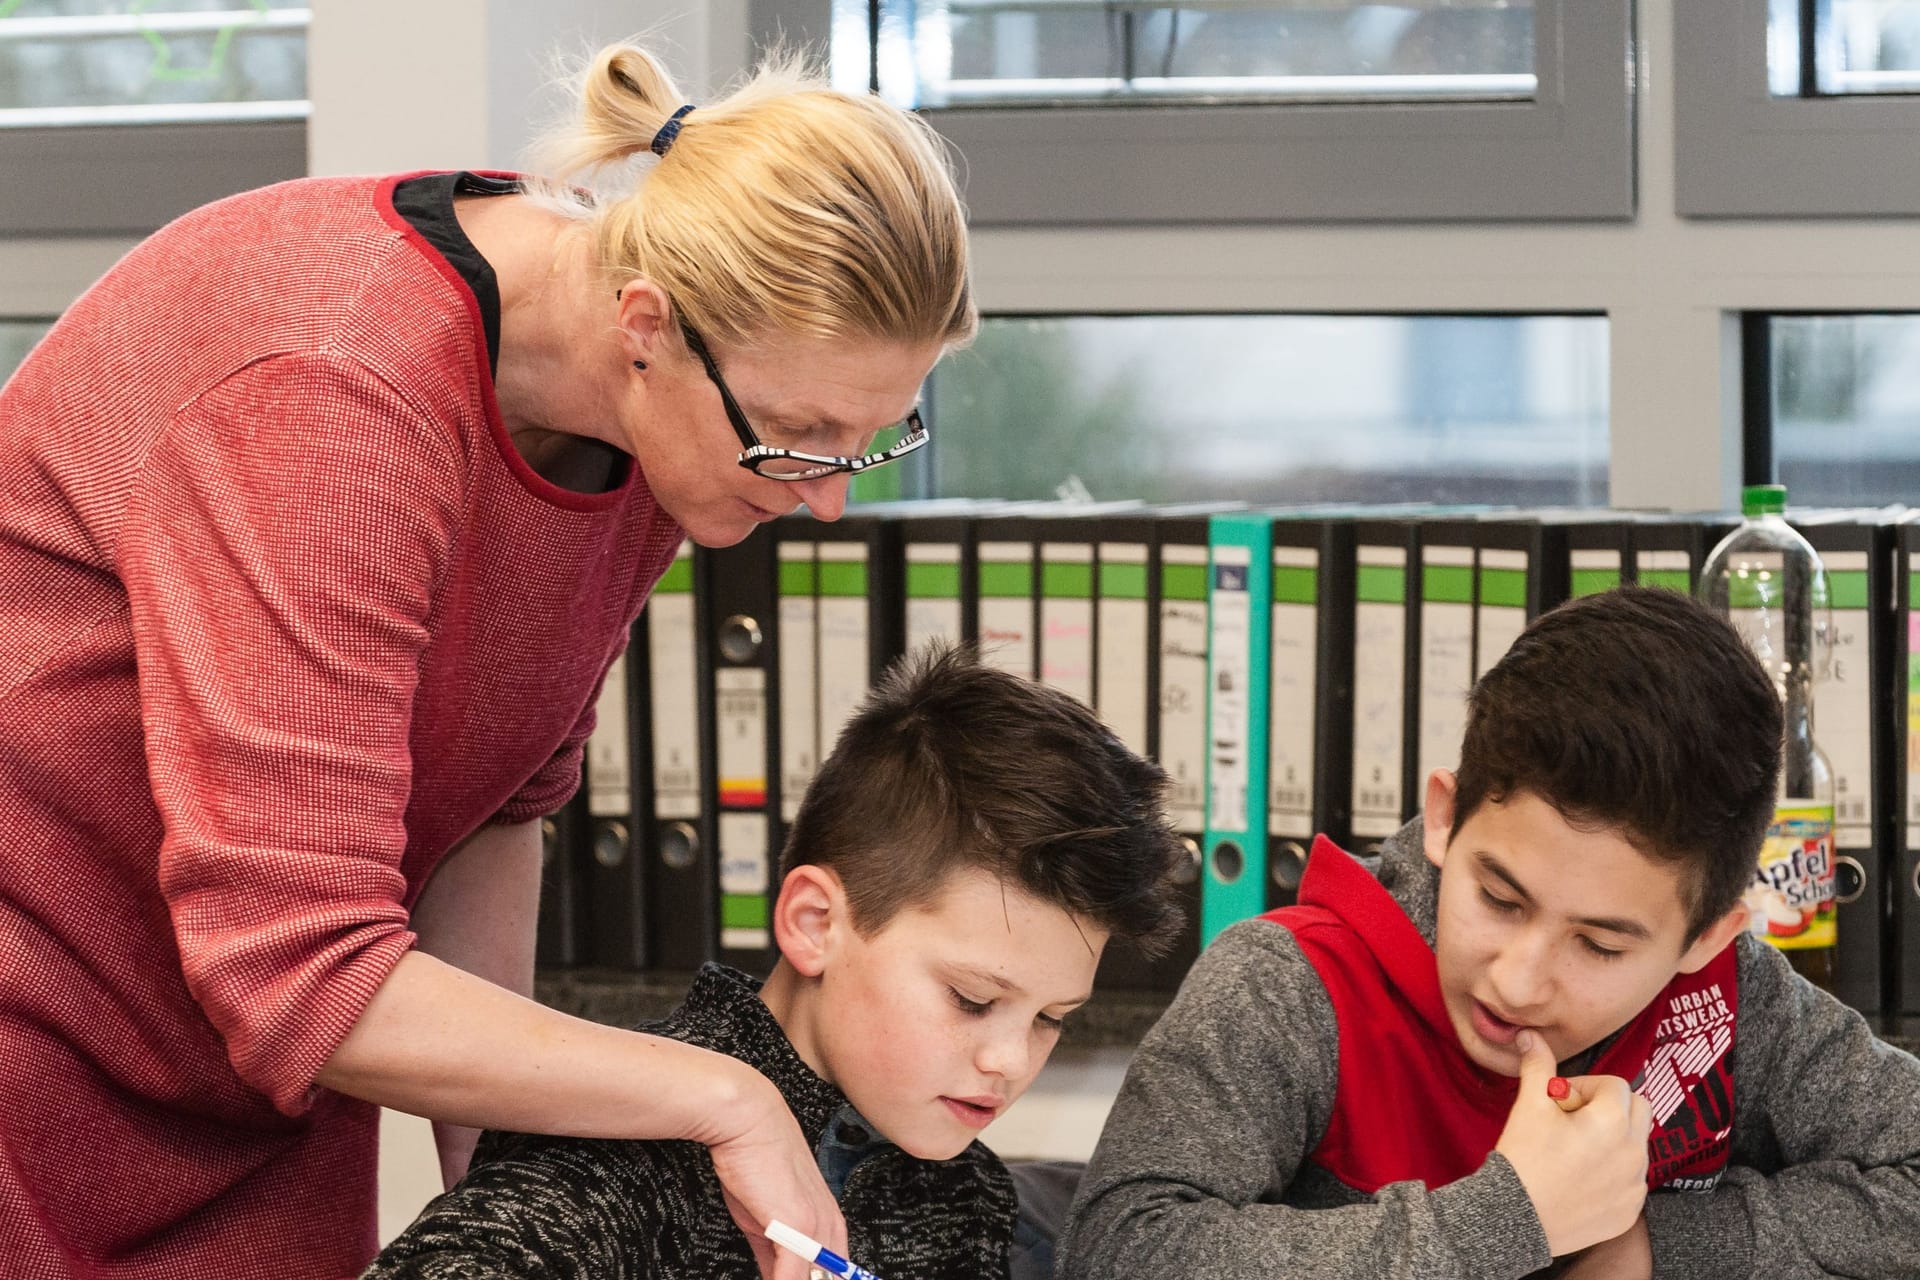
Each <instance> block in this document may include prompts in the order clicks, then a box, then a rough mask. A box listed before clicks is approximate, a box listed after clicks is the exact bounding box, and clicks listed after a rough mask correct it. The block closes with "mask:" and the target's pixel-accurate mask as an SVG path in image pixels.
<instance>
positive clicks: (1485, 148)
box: [750, 0, 1636, 226]
mask: <svg viewBox="0 0 1920 1280" xmlns="http://www.w3.org/2000/svg"><path fill="white" fill-rule="evenodd" d="M1634 8H1635V6H1634V3H1633V0H1535V11H1534V12H1535V17H1534V23H1535V42H1534V51H1535V53H1534V56H1535V70H1536V74H1537V75H1538V78H1539V87H1538V90H1537V95H1536V97H1535V98H1534V99H1533V100H1532V101H1530V102H1526V103H1452V102H1423V103H1407V104H1397V103H1396V104H1381V103H1327V104H1309V105H1259V106H1256V105H1244V106H1126V107H1121V108H1097V107H1046V108H1020V107H1007V108H993V109H982V108H977V107H943V108H930V109H927V110H925V111H923V112H922V114H923V115H924V116H925V117H926V119H927V120H928V121H929V122H930V123H931V124H932V125H933V126H934V128H935V129H936V130H938V131H939V132H940V133H941V134H942V135H943V136H944V137H946V138H947V139H948V140H949V141H951V142H952V143H953V144H954V145H955V147H956V148H957V149H958V150H959V152H960V154H961V155H962V156H963V157H964V166H963V169H964V180H965V183H966V199H967V205H968V208H969V210H970V212H971V215H972V219H973V222H974V224H975V225H976V226H1113V225H1145V224H1182V223H1214V224H1220V223H1284V222H1341V223H1367V222H1394V221H1442V222H1456V221H1511V220H1570V221H1613V220H1627V219H1631V218H1632V217H1633V216H1634V213H1635V206H1636V184H1635V138H1634V110H1635V93H1634V50H1635V44H1634ZM830 17H831V12H830V0H752V5H751V15H750V23H751V34H752V37H753V39H754V41H755V43H756V44H757V45H761V46H764V45H766V44H769V43H771V42H772V41H774V40H776V39H782V38H784V39H785V40H787V41H789V42H793V41H796V40H797V41H802V42H806V41H811V42H813V43H816V44H820V45H824V43H825V35H826V32H827V31H828V29H829V25H828V24H829V21H830ZM1036 174H1045V175H1046V181H1045V182H1035V181H1033V180H1032V179H1033V176H1034V175H1036ZM1272 174H1283V175H1285V176H1284V181H1278V182H1276V181H1272V180H1271V179H1269V178H1268V177H1267V175H1272ZM1141 175H1150V179H1151V180H1142V179H1141Z"/></svg>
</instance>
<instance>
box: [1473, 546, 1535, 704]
mask: <svg viewBox="0 0 1920 1280" xmlns="http://www.w3.org/2000/svg"><path fill="white" fill-rule="evenodd" d="M1526 629H1527V553H1526V552H1524V551H1514V550H1512V549H1510V548H1498V547H1489V548H1487V549H1485V550H1483V551H1482V552H1481V553H1480V634H1479V638H1478V640H1477V641H1476V643H1475V645H1474V659H1473V678H1474V679H1476V680H1478V679H1479V678H1480V677H1481V676H1483V675H1485V674H1486V672H1487V669H1488V668H1489V667H1491V666H1493V664H1494V663H1496V662H1498V661H1500V659H1502V658H1504V657H1506V656H1507V650H1509V649H1511V648H1512V647H1513V642H1514V641H1515V640H1518V639H1519V638H1520V633H1521V632H1522V631H1525V630H1526Z"/></svg>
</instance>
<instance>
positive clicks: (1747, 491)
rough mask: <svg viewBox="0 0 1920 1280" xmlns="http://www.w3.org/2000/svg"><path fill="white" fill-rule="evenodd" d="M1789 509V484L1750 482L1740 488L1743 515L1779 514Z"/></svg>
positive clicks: (1741, 512)
mask: <svg viewBox="0 0 1920 1280" xmlns="http://www.w3.org/2000/svg"><path fill="white" fill-rule="evenodd" d="M1786 509H1787V486H1785V485H1783V484H1750V485H1748V486H1746V488H1744V489H1742V490H1740V514H1741V515H1743V516H1777V515H1780V514H1782V513H1783V512H1785V511H1786Z"/></svg>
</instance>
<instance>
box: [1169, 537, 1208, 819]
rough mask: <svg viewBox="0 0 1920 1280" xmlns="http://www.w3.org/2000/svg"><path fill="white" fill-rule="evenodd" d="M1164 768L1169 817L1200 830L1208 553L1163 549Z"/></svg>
mask: <svg viewBox="0 0 1920 1280" xmlns="http://www.w3.org/2000/svg"><path fill="white" fill-rule="evenodd" d="M1160 767H1161V768H1163V769H1165V770H1166V771H1167V774H1168V776H1169V777H1171V778H1172V780H1173V785H1172V787H1171V789H1170V790H1169V792H1168V796H1167V816H1168V818H1169V819H1170V820H1171V821H1172V823H1173V826H1174V829H1175V830H1177V831H1188V832H1198V831H1202V830H1204V829H1205V827H1206V816H1207V793H1206V785H1207V781H1206V778H1207V549H1206V548H1205V547H1200V546H1190V545H1173V544H1169V545H1167V546H1163V547H1162V548H1161V549H1160Z"/></svg>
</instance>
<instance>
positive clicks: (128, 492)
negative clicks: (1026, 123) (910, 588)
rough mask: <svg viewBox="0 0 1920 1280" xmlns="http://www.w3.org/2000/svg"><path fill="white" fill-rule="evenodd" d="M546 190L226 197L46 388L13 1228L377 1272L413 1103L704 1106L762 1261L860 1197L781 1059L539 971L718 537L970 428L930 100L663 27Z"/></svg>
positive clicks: (27, 697) (453, 1165)
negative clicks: (575, 839) (649, 689)
mask: <svg viewBox="0 0 1920 1280" xmlns="http://www.w3.org/2000/svg"><path fill="white" fill-rule="evenodd" d="M557 143H558V145H557V148H556V151H555V156H556V160H555V163H554V164H553V165H552V166H550V167H548V168H547V170H546V174H547V176H546V178H545V179H542V180H538V181H536V180H532V179H526V180H522V179H518V178H514V177H511V176H502V175H485V174H472V173H429V174H415V175H406V176H399V177H387V178H319V179H306V180H302V181H296V182H290V183H284V184H281V185H279V186H275V187H269V188H266V189H264V190H260V191H255V192H249V193H246V194H242V195H239V196H235V197H232V198H230V199H227V200H224V201H221V202H218V203H216V204H213V205H210V206H207V207H206V208H203V209H200V210H197V211H195V212H193V213H190V214H187V215H186V216H185V217H183V218H181V219H180V220H178V221H177V222H175V223H173V224H171V225H170V226H168V227H166V228H163V229H162V230H161V231H159V232H158V233H156V234H155V235H154V236H153V237H151V238H150V239H149V240H147V241H146V242H145V243H143V244H142V245H140V246H139V247H137V248H136V249H134V250H133V251H132V252H131V253H130V254H128V255H127V257H126V258H125V259H123V260H122V261H121V262H120V263H119V264H118V265H116V266H115V267H114V268H113V269H112V270H111V271H110V272H109V273H108V274H107V275H106V276H105V277H104V278H103V279H102V280H101V281H100V282H99V283H98V284H96V285H95V286H93V288H92V289H90V290H89V291H88V292H87V293H86V294H85V295H84V296H83V297H82V298H80V299H79V300H78V301H77V302H76V303H75V304H74V305H73V307H72V308H71V309H70V310H69V311H68V313H67V314H66V315H65V317H63V318H62V319H61V321H60V322H59V323H58V324H57V325H56V326H55V327H54V328H53V330H52V332H51V333H50V334H49V335H48V336H47V338H46V339H45V341H44V342H43V343H42V344H41V346H40V347H39V348H38V349H37V350H36V351H35V352H34V353H33V354H32V355H31V356H30V357H29V358H28V359H27V361H26V362H25V363H24V364H23V365H22V366H21V368H20V369H19V371H18V372H17V373H16V374H15V376H14V377H13V378H12V379H11V380H10V381H9V382H8V383H7V384H6V385H5V387H4V388H0V475H4V476H7V477H9V480H8V481H7V482H6V483H5V484H0V632H3V633H4V634H5V635H6V636H7V641H6V644H5V645H4V646H0V740H4V741H5V742H6V743H7V744H8V750H7V753H6V760H5V763H4V765H0V831H5V832H6V833H7V839H6V853H5V855H4V857H0V954H4V955H5V956H6V959H7V962H6V964H5V965H4V966H0V1063H4V1067H0V1257H5V1258H6V1259H7V1260H8V1264H7V1265H8V1268H10V1269H11V1271H10V1273H13V1274H26V1275H32V1276H36V1277H63V1276H93V1275H107V1274H111V1275H113V1276H116V1277H127V1278H142V1277H151V1278H153V1280H160V1278H162V1277H202V1276H206V1275H214V1274H230V1273H235V1272H238V1271H248V1272H252V1271H265V1270H268V1269H269V1268H270V1269H271V1270H272V1272H273V1273H274V1274H277V1275H280V1276H283V1277H303V1276H315V1277H319V1276H338V1275H341V1274H344V1273H349V1272H354V1271H357V1270H359V1269H360V1268H361V1267H362V1266H364V1265H365V1264H366V1262H367V1260H368V1259H369V1258H370V1257H371V1256H372V1255H373V1253H374V1250H375V1246H376V1239H375V1218H374V1170H375V1150H376V1141H377V1116H378V1108H379V1106H382V1105H384V1106H391V1107H395V1108H398V1109H400V1110H404V1111H408V1112H412V1113H415V1114H418V1115H423V1116H427V1117H430V1118H432V1119H433V1120H434V1121H435V1122H436V1138H437V1140H438V1142H439V1145H440V1153H441V1163H442V1168H443V1174H444V1175H445V1177H446V1178H447V1179H448V1180H449V1182H451V1181H452V1180H453V1179H455V1178H457V1177H458V1176H459V1174H460V1172H461V1171H462V1170H463V1169H464V1167H465V1164H466V1160H467V1156H468V1153H469V1152H470V1150H471V1143H472V1138H473V1134H474V1132H475V1130H476V1129H477V1128H478V1127H489V1126H490V1127H495V1128H500V1129H510V1130H520V1131H529V1132H543V1133H555V1134H571V1135H586V1136H603V1137H615V1138H620V1137H631V1138H651V1139H660V1138H668V1139H672V1138H680V1139H688V1140H691V1141H695V1142H699V1143H702V1144H704V1145H705V1146H706V1147H707V1148H708V1150H709V1151H710V1152H711V1154H712V1157H713V1161H714V1166H715V1168H716V1170H717V1171H718V1173H719V1176H720V1179H721V1181H722V1183H723V1185H724V1186H725V1188H726V1191H727V1194H728V1198H729V1205H730V1208H731V1209H732V1210H733V1213H734V1216H735V1218H736V1220H737V1221H738V1222H739V1223H740V1225H741V1226H742V1227H743V1228H745V1229H747V1230H748V1231H749V1235H750V1238H752V1239H754V1240H755V1242H756V1246H757V1247H758V1248H759V1249H760V1250H761V1252H759V1254H758V1257H759V1260H760V1262H761V1266H762V1270H763V1272H765V1274H767V1275H769V1276H777V1277H780V1280H798V1278H799V1277H801V1276H803V1275H804V1274H805V1271H806V1268H805V1266H804V1264H802V1263H801V1262H800V1261H799V1260H798V1259H794V1258H782V1259H778V1260H776V1259H775V1258H774V1257H773V1255H772V1251H771V1250H770V1249H768V1248H767V1247H766V1246H765V1244H764V1242H763V1241H761V1240H760V1239H759V1237H758V1235H757V1228H758V1227H759V1226H760V1225H763V1224H764V1223H765V1222H766V1221H767V1220H768V1219H770V1218H773V1217H776V1216H777V1217H779V1218H781V1219H782V1220H784V1221H786V1222H788V1223H790V1224H792V1225H794V1226H796V1227H798V1228H799V1229H801V1230H803V1231H805V1232H807V1233H808V1234H809V1235H812V1236H813V1237H815V1238H817V1239H820V1240H823V1241H825V1242H827V1243H828V1244H830V1245H831V1244H834V1243H836V1242H839V1241H843V1239H844V1234H843V1230H844V1229H843V1226H842V1224H841V1221H840V1218H839V1215H838V1212H837V1210H836V1208H835V1205H834V1202H833V1199H832V1197H831V1196H830V1195H829V1194H828V1192H827V1189H826V1187H825V1184H824V1183H823V1181H822V1179H821V1176H820V1173H819V1171H818V1169H817V1168H816V1166H815V1163H814V1153H813V1152H812V1150H811V1149H809V1147H808V1146H807V1144H806V1142H805V1141H804V1140H803V1137H802V1134H801V1131H800V1129H799V1127H798V1126H797V1124H796V1122H795V1121H794V1119H793V1116H792V1115H791V1113H790V1112H789V1111H788V1110H787V1108H786V1106H785V1105H784V1103H783V1101H782V1099H781V1095H780V1094H779V1092H778V1091H777V1090H776V1089H775V1088H774V1087H773V1086H772V1085H771V1084H770V1083H769V1082H768V1081H767V1080H766V1079H765V1078H764V1077H761V1076H760V1075H758V1074H757V1073H755V1072H754V1071H752V1070H751V1069H749V1068H746V1067H745V1066H744V1065H743V1064H742V1063H740V1062H739V1061H738V1060H737V1059H734V1058H729V1057H727V1056H725V1055H722V1054H718V1053H713V1052H710V1051H708V1050H704V1049H699V1048H695V1047H693V1046H690V1045H687V1044H683V1043H679V1042H675V1041H669V1040H662V1039H657V1038H654V1037H650V1036H646V1035H642V1034H639V1033H635V1032H629V1031H622V1030H616V1029H613V1028H609V1027H602V1026H598V1025H594V1024H591V1023H587V1022H584V1021H581V1020H578V1019H575V1018H572V1017H568V1016H566V1015H564V1014H561V1013H559V1012H556V1011H553V1010H550V1009H546V1008H543V1007H542V1006H540V1005H538V1004H536V1003H534V1002H533V1001H532V1000H531V999H529V998H528V995H527V993H528V991H529V990H530V988H531V982H532V949H533V924H532V922H533V919H534V912H535V903H536V898H537V894H538V885H539V871H540V837H539V825H540V824H539V819H540V818H541V817H542V816H543V815H546V814H549V813H551V812H553V811H554V810H555V809H556V808H557V807H559V806H560V805H561V804H562V803H563V802H564V801H565V800H566V799H567V797H568V796H569V795H570V794H571V793H572V792H573V790H574V788H575V787H576V786H577V785H578V782H579V777H580V759H581V749H582V742H583V740H584V738H585V737H586V735H587V733H588V731H589V730H590V729H591V727H592V723H593V712H592V708H593V705H594V697H595V693H596V691H597V689H598V687H599V684H600V681H601V679H602V677H603V676H604V674H605V673H606V671H607V669H608V667H609V665H610V664H611V663H612V662H613V660H614V659H615V657H616V656H618V654H619V653H620V652H621V650H622V648H623V646H624V645H625V643H626V638H627V636H628V634H629V631H630V628H631V625H632V623H633V622H634V620H635V617H636V616H637V614H638V613H639V611H640V609H641V607H642V605H643V604H644V603H645V601H646V598H647V594H648V592H649V591H650V590H651V588H652V586H653V584H654V582H655V580H656V579H657V578H658V577H659V576H660V574H661V573H662V572H663V571H664V569H665V567H666V566H667V564H668V563H669V561H670V560H671V558H672V556H673V553H674V550H675V548H676V547H677V546H678V545H679V543H680V542H681V540H682V539H683V538H685V537H691V538H692V539H693V540H695V541H696V542H698V543H701V544H703V545H707V546H716V547H717V546H725V545H729V544H731V543H734V542H737V541H739V540H740V539H741V538H744V537H746V536H747V535H748V534H749V533H750V532H752V530H753V529H754V528H755V526H756V525H758V524H761V523H764V522H766V521H769V520H772V519H774V518H776V517H777V516H780V515H783V514H785V513H787V512H789V511H792V510H794V509H795V508H796V507H797V506H799V505H800V504H801V503H803V502H804V503H805V504H806V505H807V507H808V508H809V509H810V510H811V511H812V513H813V514H814V515H816V516H818V517H820V518H822V519H828V520H831V519H833V518H835V517H837V516H838V514H839V513H840V510H841V507H842V504H843V503H844V501H845V499H846V487H847V483H848V477H849V475H850V474H851V473H853V472H855V471H858V470H863V469H866V468H868V467H872V466H878V465H882V464H884V463H886V462H888V461H891V460H892V459H893V458H895V457H897V456H899V455H900V454H902V453H905V452H907V451H910V450H911V449H913V448H915V447H918V446H919V445H920V444H922V443H924V441H925V432H924V429H923V428H922V427H921V426H920V423H919V419H918V415H917V413H916V412H915V411H914V403H915V398H916V395H917V393H918V388H919V386H920V384H921V381H922V380H923V379H924V378H925V377H926V375H927V373H928V371H929V370H930V369H931V367H932V366H933V364H934V363H935V361H937V360H938V359H939V358H940V356H941V355H942V354H943V353H944V352H945V351H946V350H948V349H950V348H951V347H953V346H955V345H957V344H960V343H964V342H965V341H966V340H968V339H969V338H970V337H971V335H972V332H973V328H974V325H975V313H974V309H973V305H972V301H971V297H970V295H969V291H968V283H967V244H966V230H965V222H964V213H963V211H962V209H961V206H960V203H959V200H958V197H957V195H956V192H955V189H954V184H953V179H952V175H951V172H950V169H949V165H948V162H947V160H946V158H945V156H944V154H943V152H942V151H941V149H940V147H939V145H938V143H937V141H936V140H935V138H934V137H933V136H932V134H931V133H930V132H929V131H928V130H927V129H926V128H925V127H924V126H923V125H922V124H920V123H919V122H918V121H917V120H915V119H914V118H913V117H912V116H910V115H908V114H906V113H903V112H900V111H898V110H896V109H894V108H892V107H889V106H886V105H885V104H883V103H881V102H879V101H877V100H874V99H870V98H860V97H853V96H849V95H845V94H840V93H836V92H833V91H831V90H829V89H827V88H826V87H824V86H823V85H822V84H820V83H819V82H818V81H817V80H814V79H811V78H809V77H807V76H806V75H804V74H801V73H800V72H798V71H797V70H796V69H795V67H794V66H793V65H792V64H791V63H780V64H776V65H772V66H768V67H764V68H762V70H761V71H760V72H759V73H758V74H757V75H756V76H755V77H754V78H753V79H752V80H751V81H750V82H749V83H748V84H746V85H745V87H743V88H742V89H740V90H739V91H738V92H736V93H735V94H733V95H732V96H730V97H727V98H725V99H724V100H722V101H719V102H713V103H705V104H701V105H700V106H699V107H698V109H697V110H696V109H694V108H692V107H689V106H687V105H686V104H685V103H684V101H683V100H682V98H681V96H680V94H679V93H678V91H677V90H676V89H675V88H674V86H673V84H672V82H671V80H670V79H669V78H668V76H667V75H666V73H665V71H664V70H663V69H662V68H661V66H660V65H659V64H658V63H657V62H656V61H655V60H654V59H653V58H652V57H651V56H649V55H648V54H646V53H645V52H643V51H641V50H639V49H637V48H632V47H628V46H616V47H613V48H610V49H607V50H605V51H603V52H602V53H601V54H600V55H599V56H598V58H597V59H596V60H595V61H594V62H593V64H592V66H591V68H590V69H589V70H588V71H587V72H586V74H585V77H584V88H583V92H582V95H581V110H580V116H579V120H578V122H577V123H576V124H575V125H574V126H573V127H572V128H571V129H570V130H569V131H567V132H566V133H564V134H563V135H561V136H560V137H559V138H558V140H557Z"/></svg>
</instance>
